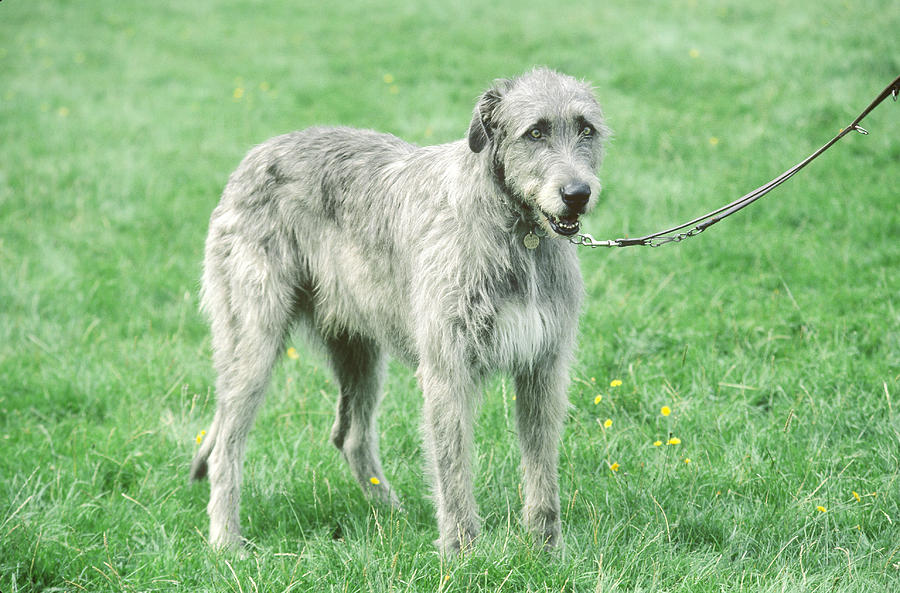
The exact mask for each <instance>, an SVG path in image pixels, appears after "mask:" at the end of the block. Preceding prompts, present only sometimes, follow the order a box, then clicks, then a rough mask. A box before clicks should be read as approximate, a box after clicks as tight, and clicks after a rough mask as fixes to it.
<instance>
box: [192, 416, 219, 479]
mask: <svg viewBox="0 0 900 593" xmlns="http://www.w3.org/2000/svg"><path fill="white" fill-rule="evenodd" d="M216 432H217V431H216V421H215V420H213V424H212V426H211V427H210V429H209V434H207V435H206V436H205V437H204V438H203V441H202V442H201V443H200V450H199V451H197V455H195V456H194V461H192V462H191V481H194V482H196V481H199V480H202V479H204V478H206V475H207V474H208V473H209V455H210V454H211V453H212V450H213V447H214V446H215V444H216Z"/></svg>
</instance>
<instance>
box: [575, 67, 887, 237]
mask: <svg viewBox="0 0 900 593" xmlns="http://www.w3.org/2000/svg"><path fill="white" fill-rule="evenodd" d="M898 94H900V76H898V77H897V78H895V79H894V81H893V82H891V84H889V85H888V86H887V87H885V89H884V90H883V91H881V94H879V95H878V96H877V97H876V98H875V100H874V101H872V102H871V103H870V104H869V106H868V107H866V108H865V109H864V110H863V112H862V113H860V114H859V115H858V116H857V117H856V119H854V120H853V121H852V122H851V123H850V125H848V126H847V127H845V128H841V131H840V132H839V133H838V135H837V136H835V137H834V138H832V139H831V140H829V141H828V142H827V143H825V145H824V146H822V148H820V149H819V150H817V151H815V152H814V153H812V154H811V155H809V156H808V157H806V158H805V159H803V160H802V161H800V162H799V163H797V164H796V165H794V166H793V167H791V168H790V169H788V170H787V171H785V172H784V173H782V174H781V175H779V176H778V177H776V178H775V179H773V180H771V181H769V182H768V183H766V184H763V185H761V186H759V187H757V188H756V189H754V190H753V191H751V192H750V193H748V194H745V195H743V196H741V197H740V198H738V199H737V200H735V201H733V202H731V203H729V204H726V205H724V206H722V207H721V208H718V209H717V210H713V211H712V212H709V213H707V214H704V215H703V216H700V217H698V218H695V219H693V220H691V221H688V222H686V223H684V224H681V225H678V226H675V227H672V228H670V229H666V230H664V231H659V232H658V233H652V234H650V235H644V236H643V237H638V238H636V239H627V238H626V239H611V240H607V241H600V240H597V239H594V238H593V237H592V236H591V235H589V234H587V233H579V234H578V235H576V236H574V237H572V238H570V239H569V240H570V241H571V242H572V243H575V244H576V245H582V246H584V247H631V246H633V245H646V246H649V247H659V246H661V245H665V244H667V243H678V242H680V241H683V240H685V239H687V238H688V237H693V236H695V235H699V234H700V233H702V232H703V231H705V230H706V229H708V228H709V227H711V226H712V225H714V224H716V223H717V222H719V221H720V220H723V219H725V218H727V217H729V216H731V215H732V214H734V213H735V212H739V211H740V210H743V209H744V208H746V207H747V206H749V205H750V204H752V203H753V202H755V201H756V200H758V199H760V198H761V197H763V196H764V195H766V194H767V193H769V192H770V191H772V190H773V189H775V188H776V187H778V186H779V185H781V184H782V183H784V182H785V181H787V180H788V179H790V178H791V177H793V176H794V175H795V174H796V173H797V172H798V171H800V170H801V169H802V168H803V167H805V166H806V165H808V164H810V163H811V162H812V161H814V160H815V159H816V158H817V157H818V156H819V155H820V154H822V153H823V152H825V151H826V150H828V149H829V148H831V147H832V146H833V145H834V144H835V143H836V142H837V141H838V140H840V139H841V138H843V137H844V136H846V135H847V134H849V133H850V132H852V131H856V132H859V133H860V134H863V135H865V134H868V133H869V132H868V131H867V130H866V129H865V128H863V127H861V126H860V125H859V122H861V121H862V120H863V118H865V117H866V116H867V115H869V113H870V112H871V111H872V110H873V109H875V108H876V107H878V105H880V104H881V102H882V101H884V100H885V99H887V98H888V97H892V98H893V99H894V101H897V96H898ZM688 227H693V228H691V229H689V230H687V231H682V232H680V233H679V232H677V231H681V230H682V229H686V228H688ZM673 233H676V234H673Z"/></svg>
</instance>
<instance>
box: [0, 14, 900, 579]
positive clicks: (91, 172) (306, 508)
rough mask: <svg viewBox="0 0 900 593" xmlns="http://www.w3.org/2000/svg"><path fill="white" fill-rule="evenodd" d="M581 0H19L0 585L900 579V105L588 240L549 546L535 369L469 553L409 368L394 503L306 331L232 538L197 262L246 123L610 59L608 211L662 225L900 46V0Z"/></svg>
mask: <svg viewBox="0 0 900 593" xmlns="http://www.w3.org/2000/svg"><path fill="white" fill-rule="evenodd" d="M587 4H589V3H580V4H579V6H577V7H572V6H561V5H559V4H558V3H555V2H527V3H524V4H523V3H522V2H517V1H512V0H501V1H497V2H487V3H482V2H474V1H469V0H463V1H460V2H458V3H448V2H446V1H445V0H440V1H427V2H407V3H404V4H402V5H399V6H396V7H393V8H386V7H384V6H383V5H382V3H376V2H330V3H313V2H307V1H306V0H300V1H297V2H259V1H255V2H251V1H246V0H245V1H242V2H238V1H233V0H232V1H224V2H211V1H209V0H197V1H194V2H172V1H170V0H164V1H159V2H135V1H133V0H127V1H119V2H61V1H56V2H51V1H44V0H28V1H27V2H26V1H25V0H6V1H5V2H2V3H0V591H3V593H11V592H16V591H63V590H65V591H91V592H94V591H169V590H172V591H241V592H250V591H286V590H291V591H329V590H333V591H369V590H374V591H388V590H397V591H561V590H562V591H604V592H609V591H629V592H630V591H666V592H676V591H679V592H681V591H703V592H705V591H750V592H758V591H764V592H765V591H840V592H845V591H865V592H867V593H873V592H880V591H896V590H898V588H900V481H898V477H900V400H898V394H900V312H898V306H900V302H898V294H900V210H898V202H897V198H898V192H897V188H898V186H900V142H898V141H897V139H898V137H900V133H898V130H900V111H898V109H900V107H898V106H897V105H893V104H891V103H890V102H889V103H887V104H886V105H884V106H882V107H881V108H879V109H878V110H876V111H875V112H874V113H872V115H871V116H870V117H869V119H867V120H866V122H865V126H866V127H867V128H869V129H870V131H871V132H872V133H871V135H869V136H867V137H862V136H858V135H852V136H849V137H847V138H846V139H845V140H843V141H842V142H841V143H840V144H839V145H838V146H837V147H836V148H834V149H833V150H832V151H831V152H829V153H827V154H826V155H825V156H823V157H822V158H821V159H820V160H819V161H817V162H816V163H815V164H814V165H812V166H811V167H810V168H809V169H807V170H806V171H804V172H803V173H801V174H800V175H799V176H798V177H796V178H795V179H794V180H792V181H791V182H790V183H789V184H788V185H786V186H784V187H783V188H781V189H779V190H777V192H776V193H775V194H772V195H771V196H769V197H767V198H766V199H765V200H764V201H763V202H760V203H759V204H757V205H755V206H753V207H752V208H751V209H750V210H749V211H746V212H744V213H741V214H740V215H739V216H737V217H735V218H733V219H730V220H729V221H727V222H723V223H721V224H720V225H718V226H716V227H715V228H714V229H712V230H710V231H709V232H708V233H707V234H704V235H703V236H702V237H699V238H695V239H692V240H691V241H689V242H686V243H683V244H681V245H679V246H671V247H667V248H663V249H657V250H650V249H638V248H631V249H626V250H620V251H615V252H612V251H593V252H589V251H585V252H582V254H581V261H582V266H583V271H584V275H585V279H586V284H587V290H588V299H587V303H586V309H585V312H584V315H583V319H582V326H581V327H582V337H581V340H580V344H579V350H578V353H579V354H578V361H577V365H576V367H575V369H574V379H575V380H574V381H573V384H572V388H571V391H570V399H571V402H572V409H571V413H570V417H569V421H568V424H567V429H566V433H565V437H564V443H563V447H562V453H561V473H562V476H561V495H562V498H563V520H564V538H563V539H564V542H565V547H564V549H563V550H562V551H561V552H560V553H559V554H558V555H556V556H554V557H546V556H544V555H542V554H540V553H536V552H535V551H533V550H532V549H531V547H530V545H529V544H528V540H527V538H526V536H525V534H524V532H523V530H522V528H521V527H520V525H519V524H518V516H519V509H520V505H521V501H520V496H519V484H520V480H521V473H520V470H519V461H518V451H517V445H516V439H515V435H514V431H513V424H514V423H513V421H512V418H513V406H514V403H513V402H512V395H513V394H512V391H511V389H510V387H509V383H508V382H506V381H504V380H503V379H502V378H501V379H498V380H496V381H494V382H492V383H491V384H490V385H489V387H488V389H487V391H486V393H485V397H484V403H483V406H482V409H481V415H480V420H479V425H478V430H477V439H478V440H477V443H478V459H477V462H478V468H479V469H478V480H477V490H476V496H477V499H478V502H479V504H480V507H481V510H482V513H483V515H484V535H483V537H482V538H481V540H480V541H479V545H478V548H477V550H475V551H474V552H473V553H472V554H470V555H468V556H465V557H463V558H459V559H456V560H453V561H446V560H444V561H442V560H441V558H440V557H439V556H438V555H437V554H436V552H435V549H434V547H433V546H432V544H431V541H432V540H433V539H434V538H435V537H436V535H437V534H436V528H435V524H434V520H433V517H432V507H431V504H430V502H429V500H428V498H427V495H426V493H427V483H426V480H425V478H424V477H423V475H422V471H421V466H422V463H421V457H422V455H421V443H420V438H419V432H418V416H419V414H420V409H421V403H420V400H421V396H420V394H419V393H418V392H417V389H416V386H415V381H414V379H413V378H412V375H411V373H410V371H409V370H407V369H405V368H403V367H401V366H399V365H392V366H391V367H390V373H389V377H388V381H387V391H388V397H387V398H386V400H385V403H384V406H383V409H382V414H381V432H382V449H383V453H384V458H385V463H386V470H387V473H388V475H389V476H390V477H391V479H392V480H393V482H394V484H395V485H396V486H397V487H398V488H399V490H400V491H401V493H402V494H403V495H404V501H405V504H406V507H407V509H408V512H407V513H405V514H403V515H402V516H390V515H387V514H385V513H384V512H383V511H381V512H379V511H378V510H377V509H373V508H371V507H370V506H369V505H368V504H367V503H366V502H365V500H364V499H363V498H362V495H361V493H360V492H359V489H358V488H357V487H356V486H355V484H354V483H353V482H352V479H351V477H350V475H349V472H348V471H347V469H346V468H345V467H344V465H343V463H342V462H341V460H340V459H339V456H338V454H337V452H336V451H335V450H334V449H333V448H332V447H331V446H330V445H329V444H328V443H327V435H328V431H329V428H330V425H331V420H332V418H331V414H332V410H333V407H334V402H335V386H334V384H333V383H332V382H330V378H329V377H328V375H327V373H326V372H325V371H324V365H323V364H322V362H321V361H319V360H317V359H315V358H314V357H311V356H310V355H309V354H308V353H307V351H306V350H305V349H304V346H303V344H302V342H300V341H299V339H298V341H297V342H296V343H295V344H294V345H295V346H296V347H297V348H298V350H299V351H300V353H301V358H300V359H299V360H290V359H286V360H285V361H284V364H282V365H281V366H280V367H279V370H278V372H277V373H276V376H275V378H274V380H273V383H272V387H271V390H270V392H269V396H268V400H267V402H266V405H265V407H264V409H263V410H262V412H261V414H260V417H259V418H258V421H257V422H256V426H255V430H254V432H253V434H252V436H251V440H250V448H249V452H248V459H247V463H246V478H245V484H244V499H243V509H242V519H243V521H244V525H245V528H246V534H247V535H248V536H249V538H250V539H251V540H252V542H253V548H252V554H251V555H250V557H249V558H248V559H243V560H242V559H237V558H234V557H231V556H228V555H217V554H215V553H213V552H211V551H210V550H209V549H208V548H207V546H206V545H205V542H204V536H205V531H206V527H207V520H206V514H205V508H204V507H205V503H206V497H207V492H208V486H207V485H206V484H197V485H190V484H188V482H187V468H188V464H189V462H190V459H191V458H192V455H193V453H194V451H195V449H196V444H195V443H194V439H195V436H196V435H197V433H198V432H199V431H200V430H201V429H203V428H205V427H207V425H208V423H209V421H210V420H211V418H212V412H213V400H214V396H213V394H212V393H211V384H212V381H213V375H212V370H211V366H210V362H209V339H208V330H207V328H206V326H205V323H204V321H203V319H202V318H201V317H200V315H199V314H198V312H197V288H198V278H199V274H200V261H201V255H202V246H203V240H204V237H205V232H206V223H207V220H208V216H209V213H210V212H211V210H212V208H213V207H214V205H215V204H216V201H217V198H218V194H219V192H220V191H221V188H222V186H223V185H224V183H225V181H226V179H227V176H228V174H229V173H230V171H231V170H233V169H234V167H235V166H236V165H237V163H238V161H239V160H240V158H241V157H242V156H243V154H244V153H245V152H246V151H247V150H248V149H249V147H250V146H252V145H253V144H254V143H257V142H261V141H262V140H264V139H266V138H268V137H270V136H272V135H275V134H278V133H282V132H285V131H289V130H292V129H297V128H302V127H305V126H308V125H312V124H338V123H339V124H346V125H353V126H361V127H372V128H377V129H380V130H384V131H388V132H392V133H395V134H397V135H399V136H402V137H404V138H406V139H409V140H411V141H414V142H418V143H423V144H425V143H436V142H443V141H449V140H452V139H456V138H460V137H461V136H462V135H463V134H464V132H465V130H466V127H467V125H468V121H469V114H470V113H471V107H472V103H473V100H474V98H475V97H476V96H477V95H478V93H479V92H480V91H481V90H482V89H483V88H485V87H486V86H487V85H488V84H489V82H490V80H491V79H492V78H494V77H497V76H504V75H514V74H516V73H518V72H520V71H523V70H526V69H528V68H530V67H531V66H532V65H535V64H543V65H548V66H551V67H555V68H558V69H560V70H563V71H566V72H569V73H572V74H574V75H577V76H580V77H585V78H587V79H589V80H591V81H593V82H594V83H595V84H596V87H597V93H598V96H599V97H600V100H601V103H602V104H603V106H604V108H605V111H606V113H607V115H608V119H609V123H610V125H611V127H612V128H613V129H614V131H615V138H614V140H613V142H612V143H611V146H610V148H609V154H608V158H607V160H606V162H605V163H604V166H603V169H602V171H601V175H602V178H603V180H604V184H605V190H604V202H603V204H601V205H600V207H599V208H598V209H597V210H596V211H595V214H593V215H592V217H591V218H590V219H589V220H588V221H587V224H586V227H587V230H588V231H589V232H592V233H593V234H594V235H595V236H597V237H617V236H622V235H624V234H631V235H636V234H642V233H645V232H650V231H652V230H656V229H658V228H660V227H662V226H663V225H667V224H671V223H675V222H678V221H681V220H684V219H686V218H689V217H692V216H694V215H696V214H698V213H700V212H703V211H706V210H709V209H711V208H712V207H714V206H718V205H719V204H721V203H723V202H724V201H725V200H726V199H730V198H732V197H735V196H737V195H740V194H741V193H743V192H744V191H746V190H748V189H750V188H752V187H755V186H757V185H759V184H760V183H762V182H764V181H766V180H768V179H769V178H771V177H773V176H774V175H776V174H777V173H779V172H780V171H781V170H783V169H785V168H786V167H787V166H789V165H790V164H793V163H794V162H796V161H797V160H799V159H800V158H802V157H803V156H805V155H806V154H808V153H809V152H811V151H812V150H813V149H814V148H816V147H818V146H819V145H821V144H822V143H824V142H825V141H826V140H827V139H828V138H830V137H831V136H832V135H833V134H834V133H835V132H836V131H837V129H838V128H839V127H840V126H842V125H845V124H846V123H848V122H849V121H850V120H851V119H852V118H853V117H854V116H855V114H856V113H857V112H858V111H859V110H861V109H862V108H863V107H864V106H865V105H866V104H868V102H869V101H870V100H871V98H872V97H874V95H875V94H876V93H877V92H878V91H879V90H880V89H881V88H882V87H883V86H884V85H885V84H887V82H888V81H889V80H891V79H892V78H893V77H894V76H896V75H897V74H898V73H900V58H898V53H897V44H896V32H897V31H898V30H900V12H898V11H897V10H896V9H895V8H896V7H895V6H894V5H893V4H892V3H891V2H888V1H886V0H885V1H882V2H875V1H860V2H848V3H845V2H841V1H837V0H815V1H813V0H799V1H796V2H790V3H786V2H777V3H776V2H768V1H761V2H741V1H738V0H733V1H730V2H709V1H704V0H697V1H692V0H677V1H672V2H651V3H647V2H627V3H608V5H604V6H596V7H589V6H587ZM692 50H694V51H692ZM385 75H390V77H393V81H392V82H385V80H386V79H385ZM390 77H388V78H387V80H390ZM238 89H240V90H238ZM713 138H715V139H716V140H717V141H716V140H712V139H713ZM612 379H620V380H621V381H622V382H623V383H622V385H621V386H619V387H614V388H613V387H610V386H609V383H610V381H611V380H612ZM597 394H602V395H603V400H602V401H601V402H600V403H599V404H596V405H595V404H594V398H595V396H596V395H597ZM664 405H667V406H670V407H671V409H672V410H673V413H672V415H671V416H668V417H664V416H662V415H661V414H660V409H661V407H662V406H664ZM606 418H610V419H612V425H611V426H610V427H609V428H603V427H602V426H601V423H602V422H603V421H604V420H605V419H606ZM670 434H671V435H674V436H676V437H678V438H680V439H681V444H680V445H663V446H660V447H654V446H653V442H654V441H655V440H657V439H659V440H662V441H666V440H667V439H668V437H669V435H670ZM686 458H690V460H691V462H690V463H689V464H688V463H685V459H686ZM612 463H618V464H619V470H618V472H613V471H611V470H610V468H609V465H610V464H612ZM853 492H857V493H858V494H859V495H860V500H859V501H857V500H856V499H855V497H854V496H853V494H852V493H853ZM819 506H821V507H823V508H825V509H826V512H821V511H819V510H817V507H819Z"/></svg>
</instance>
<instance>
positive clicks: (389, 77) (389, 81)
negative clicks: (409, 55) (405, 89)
mask: <svg viewBox="0 0 900 593" xmlns="http://www.w3.org/2000/svg"><path fill="white" fill-rule="evenodd" d="M381 79H382V80H383V81H384V84H392V83H393V82H394V75H393V74H385V75H384V76H382V77H381Z"/></svg>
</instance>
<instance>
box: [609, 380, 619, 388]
mask: <svg viewBox="0 0 900 593" xmlns="http://www.w3.org/2000/svg"><path fill="white" fill-rule="evenodd" d="M621 384H622V381H621V380H619V379H613V380H612V381H610V382H609V386H610V387H618V386H619V385H621Z"/></svg>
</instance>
